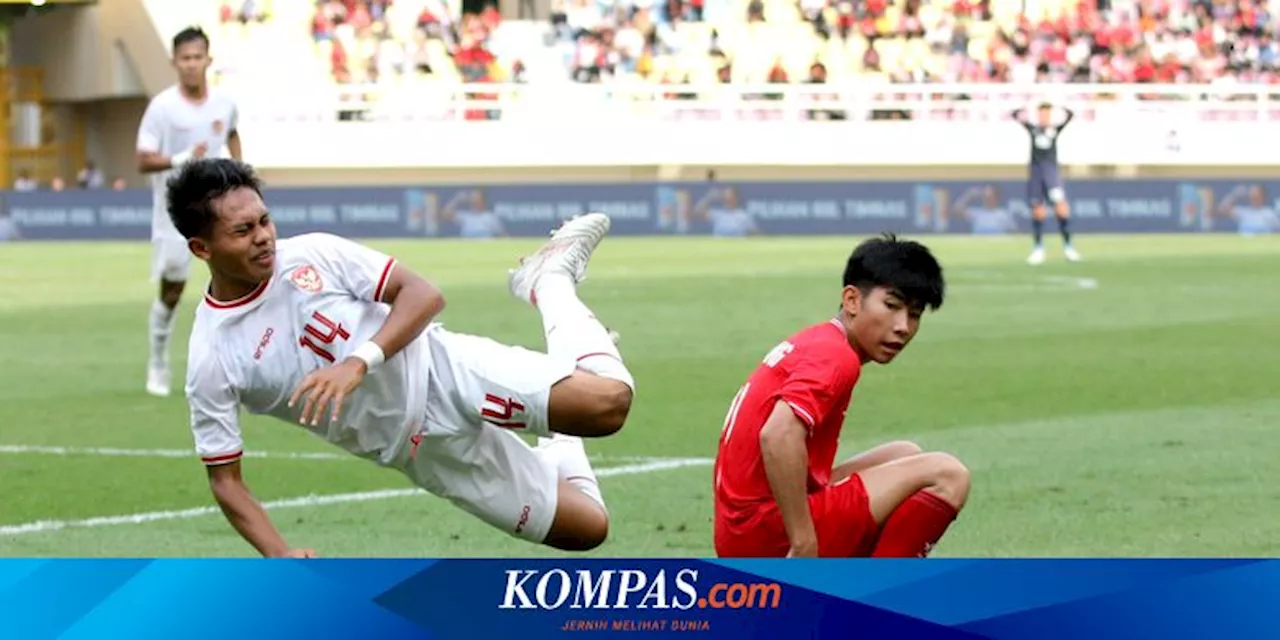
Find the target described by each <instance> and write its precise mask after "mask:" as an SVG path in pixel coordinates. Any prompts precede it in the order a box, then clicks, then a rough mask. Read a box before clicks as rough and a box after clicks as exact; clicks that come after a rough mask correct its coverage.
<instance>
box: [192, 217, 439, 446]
mask: <svg viewBox="0 0 1280 640" xmlns="http://www.w3.org/2000/svg"><path fill="white" fill-rule="evenodd" d="M394 265H395V260H394V259H392V258H390V257H388V256H387V255H385V254H383V253H381V252H378V251H375V250H373V249H370V248H368V247H365V246H363V245H360V244H357V243H355V242H352V241H350V240H346V239H344V238H340V237H338V236H334V235H329V234H324V233H312V234H307V235H302V236H297V237H294V238H289V239H283V240H279V241H277V242H276V268H275V275H274V276H272V278H271V279H270V280H268V281H267V282H265V283H263V284H262V285H260V286H259V287H258V288H257V289H255V290H254V291H253V292H251V293H249V294H248V295H246V296H245V297H243V298H241V299H239V300H235V301H232V302H219V301H217V300H213V299H212V298H210V297H209V296H208V295H206V296H205V298H204V300H203V301H202V302H201V303H200V308H199V309H198V311H197V312H196V321H195V326H194V327H193V328H192V330H191V343H190V345H189V363H188V368H187V385H186V393H187V401H188V403H189V404H190V407H191V429H192V431H193V432H194V434H195V444H196V450H197V452H198V453H199V454H200V457H201V458H202V459H203V460H204V462H205V464H223V463H227V462H231V461H234V460H237V459H239V458H240V456H241V453H242V451H243V446H244V441H243V439H242V437H241V432H240V421H239V408H240V406H244V407H245V408H246V409H247V410H248V411H250V412H251V413H257V414H266V415H270V416H274V417H276V418H279V419H281V420H286V421H289V422H292V423H293V424H300V423H299V422H298V418H299V416H300V415H301V413H302V408H303V406H304V405H305V397H304V398H303V399H302V400H300V401H299V402H298V403H297V404H296V405H295V406H294V407H293V408H290V407H289V406H288V402H289V397H290V396H291V395H292V394H293V392H294V390H295V389H297V387H298V385H299V384H300V383H301V382H302V379H303V378H304V377H306V376H307V374H309V373H311V372H312V371H315V370H317V369H320V368H322V367H326V366H329V365H331V364H333V363H335V362H341V361H342V360H343V359H345V358H346V357H347V356H349V355H350V354H351V352H352V351H353V350H355V348H356V347H357V346H359V345H360V344H362V343H364V342H365V341H367V340H369V339H370V338H372V337H373V335H374V334H375V333H377V331H378V330H379V329H380V328H381V327H382V324H383V322H384V321H385V320H386V318H387V315H388V314H389V313H390V310H391V307H390V306H389V305H387V304H386V303H383V302H381V298H382V295H383V290H384V288H385V286H386V283H387V278H388V277H389V276H390V274H391V269H392V267H393V266H394ZM428 349H429V347H428V345H427V337H426V332H425V331H424V332H423V334H422V335H420V336H419V337H418V338H417V339H415V340H414V341H412V342H411V343H410V344H409V346H407V347H405V348H404V350H402V351H400V352H399V353H397V354H395V355H394V356H392V357H390V358H388V359H387V361H386V362H384V363H383V364H382V365H381V366H380V367H378V368H377V369H375V370H374V371H373V372H371V373H369V374H368V375H366V376H365V378H364V381H363V382H362V383H361V384H360V386H359V387H358V388H356V390H355V391H354V392H353V393H352V394H351V395H349V396H347V397H346V398H345V399H344V400H343V403H342V414H341V415H340V416H339V417H338V420H337V421H335V422H330V419H329V417H330V414H329V412H328V411H326V412H325V413H324V416H323V417H322V418H321V419H320V423H319V424H318V425H316V426H314V427H312V426H311V425H310V424H307V425H304V426H305V428H306V429H307V430H309V431H311V432H312V433H314V434H316V435H318V436H320V437H321V438H324V439H325V440H326V441H328V442H330V443H332V444H335V445H337V446H339V447H341V448H343V449H345V450H347V451H349V452H351V453H353V454H355V455H357V456H360V457H364V458H369V459H373V460H376V461H377V462H379V463H380V464H388V463H390V462H391V461H392V459H393V458H394V457H395V455H396V453H397V452H398V451H399V449H400V448H401V447H402V446H403V445H404V443H405V442H406V441H407V439H408V437H409V436H410V435H411V434H412V433H413V432H414V431H415V430H416V429H417V426H418V425H419V424H420V423H421V421H422V419H423V417H424V415H425V413H426V404H427V398H426V396H427V391H426V390H427V376H428V372H427V367H428V355H429V354H428ZM300 426H302V425H300Z"/></svg>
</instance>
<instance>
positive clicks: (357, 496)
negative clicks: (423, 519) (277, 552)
mask: <svg viewBox="0 0 1280 640" xmlns="http://www.w3.org/2000/svg"><path fill="white" fill-rule="evenodd" d="M711 462H712V460H711V459H709V458H670V459H665V460H654V461H652V462H645V463H642V464H631V465H625V466H620V467H605V468H603V469H597V470H596V475H597V476H599V477H601V478H607V477H610V476H629V475H637V474H642V473H653V472H655V471H665V470H667V469H680V468H683V467H694V466H705V465H708V464H711ZM423 493H425V492H424V491H423V490H422V489H416V488H414V489H381V490H378V491H360V492H357V493H338V494H331V495H314V494H313V495H308V496H300V497H297V498H285V499H283V500H272V501H270V502H264V503H262V506H263V507H265V508H267V509H268V510H276V509H290V508H294V507H319V506H324V505H330V504H342V503H346V502H370V501H373V500H387V499H390V498H403V497H407V496H416V495H419V494H423ZM220 512H221V511H220V510H219V509H218V507H214V506H209V507H195V508H193V509H180V510H177V511H150V512H146V513H132V514H126V515H121V516H101V517H97V518H86V519H84V520H37V521H35V522H26V523H23V524H13V525H4V526H0V536H18V535H24V534H28V533H47V532H50V531H59V530H62V529H92V528H97V527H111V526H115V525H122V524H145V523H148V522H159V521H161V520H189V519H191V518H199V517H202V516H207V515H213V514H215V513H220Z"/></svg>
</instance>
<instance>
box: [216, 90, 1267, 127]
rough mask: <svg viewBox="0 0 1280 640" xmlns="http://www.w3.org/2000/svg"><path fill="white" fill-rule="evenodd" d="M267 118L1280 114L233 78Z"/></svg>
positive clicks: (1155, 98)
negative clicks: (251, 83)
mask: <svg viewBox="0 0 1280 640" xmlns="http://www.w3.org/2000/svg"><path fill="white" fill-rule="evenodd" d="M231 91H232V92H233V93H234V94H235V95H236V97H237V100H238V101H239V102H240V104H241V109H242V112H243V114H244V117H245V118H246V119H248V120H262V121H266V122H346V121H366V122H367V121H402V122H405V121H407V122H412V121H468V120H470V121H476V120H497V119H501V120H533V121H537V122H539V123H546V122H549V121H557V120H558V121H563V122H571V123H582V122H609V121H613V122H617V123H619V124H624V123H625V124H631V123H635V122H637V121H670V120H720V121H735V120H747V121H760V120H781V121H804V120H824V119H825V120H831V119H836V120H855V121H857V120H862V121H866V120H903V119H908V120H915V121H921V120H923V121H957V120H958V121H991V120H1007V119H1008V118H1009V113H1010V112H1011V111H1012V110H1013V109H1017V108H1026V107H1034V105H1035V104H1037V103H1039V102H1041V101H1048V102H1051V103H1053V104H1054V105H1055V106H1061V107H1067V108H1070V109H1072V110H1073V111H1075V112H1076V116H1077V117H1078V118H1081V119H1083V120H1093V119H1110V118H1126V117H1147V116H1149V115H1151V114H1153V113H1154V114H1161V115H1164V116H1168V117H1174V118H1177V119H1179V120H1184V121H1199V122H1216V121H1228V122H1240V121H1274V120H1280V86H1272V85H1229V84H1223V85H1186V84H1179V85H1160V84H1144V85H1132V84H1129V85H1123V84H1056V85H1055V84H1045V85H1008V84H863V85H790V84H761V85H730V84H718V85H683V84H667V85H651V84H627V85H609V84H577V83H556V84H478V85H468V84H439V83H421V84H418V83H403V84H393V85H321V86H316V85H308V86H299V87H290V86H279V85H274V86H271V87H254V88H248V87H241V88H238V89H237V88H235V87H232V88H231Z"/></svg>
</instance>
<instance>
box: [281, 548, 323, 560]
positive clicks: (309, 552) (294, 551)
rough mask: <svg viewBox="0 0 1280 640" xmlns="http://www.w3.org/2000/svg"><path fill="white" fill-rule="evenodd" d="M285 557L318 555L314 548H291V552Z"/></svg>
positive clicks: (311, 556) (312, 556)
mask: <svg viewBox="0 0 1280 640" xmlns="http://www.w3.org/2000/svg"><path fill="white" fill-rule="evenodd" d="M285 557H288V558H314V557H316V552H315V550H314V549H290V550H289V553H288V554H287V555H286V556H285Z"/></svg>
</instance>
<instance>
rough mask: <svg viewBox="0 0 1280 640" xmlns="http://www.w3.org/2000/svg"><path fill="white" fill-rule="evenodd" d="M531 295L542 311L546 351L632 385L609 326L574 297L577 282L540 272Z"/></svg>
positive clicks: (596, 372) (591, 370)
mask: <svg viewBox="0 0 1280 640" xmlns="http://www.w3.org/2000/svg"><path fill="white" fill-rule="evenodd" d="M534 296H535V299H536V300H537V301H538V311H539V312H540V313H541V314H542V328H543V332H544V334H545V335H546V337H547V353H548V354H550V355H551V356H552V357H556V358H568V359H571V360H573V361H574V362H577V363H578V367H579V368H580V369H583V370H586V371H590V372H591V373H594V374H596V375H598V376H601V377H604V378H610V379H613V380H617V381H619V382H622V383H624V384H626V385H627V386H628V387H631V388H632V389H635V386H636V384H635V379H634V378H632V377H631V372H630V371H628V370H627V365H625V364H623V362H622V354H621V353H619V352H618V346H617V345H615V344H614V343H613V339H612V338H610V337H609V330H608V329H605V328H604V325H603V324H600V321H599V320H596V317H595V315H594V314H592V313H591V310H590V309H588V308H587V305H585V304H582V301H581V300H579V299H578V289H577V286H576V285H575V284H574V282H573V280H572V279H571V278H570V277H569V276H567V275H563V274H560V273H548V274H545V275H543V276H542V277H540V278H538V284H537V285H535V286H534Z"/></svg>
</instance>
